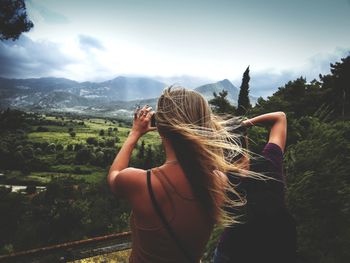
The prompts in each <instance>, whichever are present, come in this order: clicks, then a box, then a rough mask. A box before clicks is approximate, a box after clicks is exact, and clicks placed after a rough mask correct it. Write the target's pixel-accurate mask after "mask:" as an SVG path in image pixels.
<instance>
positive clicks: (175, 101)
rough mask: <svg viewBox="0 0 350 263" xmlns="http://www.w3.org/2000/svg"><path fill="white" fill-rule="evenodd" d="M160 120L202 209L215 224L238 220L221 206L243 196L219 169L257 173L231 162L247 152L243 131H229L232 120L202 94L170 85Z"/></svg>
mask: <svg viewBox="0 0 350 263" xmlns="http://www.w3.org/2000/svg"><path fill="white" fill-rule="evenodd" d="M156 122H157V128H158V131H159V133H160V134H161V135H162V136H164V137H166V138H167V139H168V140H169V141H170V143H171V145H172V147H173V149H174V151H175V154H176V157H177V159H178V161H179V163H180V165H181V167H182V169H183V170H184V172H185V174H186V177H187V178H188V180H189V183H190V185H191V188H192V191H193V193H194V195H195V197H196V198H197V199H198V200H199V202H200V204H201V205H202V208H203V210H204V211H205V212H206V213H207V214H208V216H209V217H210V218H211V219H212V220H213V222H215V223H222V224H224V225H231V224H232V223H235V222H236V221H237V220H236V217H235V216H234V215H232V214H229V213H228V212H227V211H226V210H224V209H223V207H225V206H226V207H227V206H228V207H237V206H242V205H244V204H245V198H244V197H243V196H240V195H239V194H238V192H237V191H236V189H235V185H233V184H231V183H230V182H229V181H228V180H225V177H224V176H222V175H220V174H219V173H220V172H221V173H225V174H234V175H236V176H243V175H244V176H252V177H259V175H258V174H256V173H254V172H251V171H249V170H247V169H246V168H245V166H243V165H241V163H240V162H239V161H233V160H234V159H235V157H236V156H239V155H242V154H243V155H249V153H248V152H247V150H246V149H244V148H242V147H241V145H240V138H239V136H240V135H239V134H234V133H232V132H231V131H230V130H231V129H234V128H235V127H233V126H232V125H233V119H232V118H230V119H225V120H224V119H223V118H221V117H218V116H215V115H214V114H213V113H212V111H211V108H210V107H209V105H208V102H207V101H206V100H205V98H204V97H203V96H202V95H201V94H200V93H198V92H196V91H193V90H188V89H185V88H182V87H174V86H171V87H169V88H166V89H165V90H164V91H163V94H162V95H161V96H160V98H159V100H158V105H157V114H156ZM232 194H233V195H234V197H235V198H232Z"/></svg>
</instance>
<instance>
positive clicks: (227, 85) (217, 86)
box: [195, 79, 239, 105]
mask: <svg viewBox="0 0 350 263" xmlns="http://www.w3.org/2000/svg"><path fill="white" fill-rule="evenodd" d="M222 90H226V91H228V95H227V99H228V100H229V101H230V103H231V104H233V105H237V100H238V93H239V90H238V89H237V88H236V87H235V86H234V85H233V84H232V83H231V81H229V80H228V79H224V80H221V81H218V82H215V83H212V84H206V85H203V86H200V87H198V88H196V89H195V91H198V92H199V93H201V94H202V95H203V96H204V97H205V98H206V99H207V100H210V99H212V98H213V97H214V95H213V93H214V92H216V93H217V94H218V93H219V92H220V91H222Z"/></svg>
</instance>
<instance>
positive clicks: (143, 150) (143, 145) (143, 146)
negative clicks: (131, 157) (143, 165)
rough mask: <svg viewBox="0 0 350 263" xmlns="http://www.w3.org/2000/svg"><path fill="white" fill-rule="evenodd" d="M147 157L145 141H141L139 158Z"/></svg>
mask: <svg viewBox="0 0 350 263" xmlns="http://www.w3.org/2000/svg"><path fill="white" fill-rule="evenodd" d="M144 157H145V141H144V140H142V141H141V146H140V149H139V152H138V153H137V158H139V159H143V158H144Z"/></svg>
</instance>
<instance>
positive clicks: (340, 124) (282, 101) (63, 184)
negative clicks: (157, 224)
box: [0, 56, 350, 263]
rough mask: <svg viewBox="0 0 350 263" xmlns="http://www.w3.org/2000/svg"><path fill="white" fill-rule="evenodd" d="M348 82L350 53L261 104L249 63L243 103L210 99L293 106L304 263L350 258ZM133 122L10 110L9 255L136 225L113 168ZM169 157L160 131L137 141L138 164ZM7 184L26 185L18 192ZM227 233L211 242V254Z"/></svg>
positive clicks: (3, 155) (222, 96) (261, 108)
mask: <svg viewBox="0 0 350 263" xmlns="http://www.w3.org/2000/svg"><path fill="white" fill-rule="evenodd" d="M349 87H350V56H348V57H346V58H343V59H341V61H339V62H335V63H334V64H330V73H329V74H327V75H320V76H319V79H315V80H312V81H311V82H308V81H307V80H306V79H305V78H304V77H300V78H297V79H295V80H291V81H289V82H288V83H286V84H285V85H284V86H283V87H279V88H278V90H277V91H276V92H275V93H274V94H273V95H271V96H270V97H268V98H266V99H263V98H259V99H258V102H257V104H256V105H254V106H252V105H250V103H249V99H247V97H248V96H247V95H248V93H249V68H248V69H247V71H246V72H245V73H244V75H243V80H242V86H241V93H240V97H239V101H238V107H237V108H235V107H234V106H233V105H230V104H229V102H228V100H227V99H226V96H227V92H225V91H222V92H220V93H219V94H214V99H212V100H211V101H209V103H210V104H211V105H212V107H213V110H214V111H215V112H216V113H218V114H221V113H225V114H232V115H241V116H244V117H252V116H256V115H258V114H262V113H267V112H272V111H283V112H285V113H286V114H287V119H288V138H287V149H286V152H285V158H284V167H285V174H286V178H287V189H286V202H287V206H288V208H289V210H290V212H291V214H292V215H293V217H294V218H295V221H296V223H297V232H298V251H297V254H298V262H310V263H311V262H324V263H332V262H349V260H350V250H349V249H348V248H349V247H350V178H349V172H350V160H349V156H350V105H349V104H350V99H349ZM129 129H130V123H126V122H123V121H120V120H115V119H96V118H95V119H94V118H89V117H88V116H85V117H82V116H74V115H70V116H64V115H42V114H37V113H25V112H21V111H17V110H14V109H7V110H4V111H2V112H1V113H0V173H1V175H0V185H2V186H1V187H0V211H1V213H0V236H1V239H0V254H6V253H10V252H13V251H20V250H24V249H29V248H35V247H40V246H45V245H48V244H56V243H60V242H65V241H70V240H79V239H84V238H88V237H93V236H98V235H103V234H107V233H116V232H120V231H124V230H127V229H128V220H129V212H130V208H129V206H128V204H126V203H125V202H123V201H116V200H115V199H114V197H113V196H112V195H111V193H110V191H109V190H108V188H107V184H106V175H107V172H108V168H109V165H110V164H111V162H112V160H113V158H114V156H115V154H116V153H117V152H118V149H119V148H120V146H121V145H122V143H123V141H124V140H125V138H126V136H127V135H128V131H129ZM248 134H249V137H250V143H249V145H250V150H251V151H253V152H259V151H260V150H261V148H262V147H263V145H264V143H265V142H266V139H267V136H268V133H267V129H266V128H264V127H254V128H251V129H249V131H248ZM163 161H164V151H163V149H162V146H161V143H160V139H159V136H158V135H157V133H156V132H151V133H149V134H147V135H146V136H144V137H143V138H142V140H141V141H140V142H139V143H138V145H137V147H136V150H135V151H134V152H133V155H132V160H131V163H130V166H135V167H140V168H149V167H154V166H158V165H160V164H161V163H162V162H163ZM3 185H25V186H26V188H25V189H23V190H21V191H19V192H14V191H11V189H10V188H8V187H5V186H3ZM39 186H43V187H45V190H41V189H40V188H39ZM220 231H221V228H220V227H218V228H216V230H215V231H214V233H213V236H212V239H211V240H210V242H209V243H208V247H207V252H206V254H205V258H204V260H207V261H208V262H209V261H210V258H211V254H212V251H213V249H214V247H215V244H216V243H215V242H216V237H217V236H218V234H219V233H220Z"/></svg>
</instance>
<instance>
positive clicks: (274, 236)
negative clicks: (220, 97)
mask: <svg viewBox="0 0 350 263" xmlns="http://www.w3.org/2000/svg"><path fill="white" fill-rule="evenodd" d="M258 124H261V125H263V124H271V125H272V126H271V130H270V134H269V139H268V142H267V144H266V145H265V147H264V149H263V151H262V153H261V157H259V158H255V159H253V160H251V162H249V159H248V158H246V157H245V156H243V157H242V159H241V162H243V163H245V164H246V165H247V168H248V169H251V170H253V171H254V172H257V173H263V174H265V175H266V176H268V177H271V179H269V180H265V181H261V180H251V179H250V178H244V177H240V178H238V179H237V178H236V180H235V183H236V184H237V183H238V184H239V187H238V188H239V189H238V190H239V192H240V193H241V194H243V193H244V195H245V196H246V199H247V205H246V206H245V209H244V211H243V215H242V224H238V225H235V226H231V227H229V228H226V229H225V230H224V232H223V234H222V236H221V238H220V241H219V244H218V247H217V249H216V251H215V255H214V263H228V262H240V263H248V262H249V263H250V262H269V263H274V262H295V253H296V230H295V223H294V220H293V218H292V217H291V216H290V214H289V213H288V211H287V209H286V206H285V203H284V187H285V178H284V176H283V167H282V164H283V152H284V148H285V144H286V135H287V119H286V115H285V114H284V113H283V112H273V113H268V114H264V115H260V116H257V117H255V118H252V119H248V120H245V121H243V122H242V126H244V127H249V126H253V125H258ZM234 179H235V178H232V179H231V181H232V180H234Z"/></svg>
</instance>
